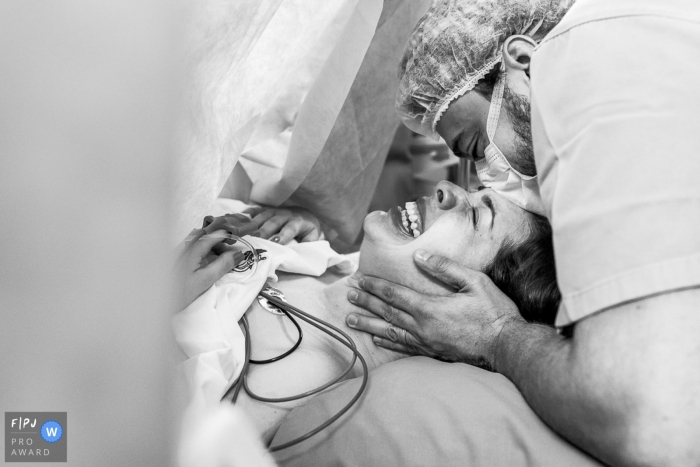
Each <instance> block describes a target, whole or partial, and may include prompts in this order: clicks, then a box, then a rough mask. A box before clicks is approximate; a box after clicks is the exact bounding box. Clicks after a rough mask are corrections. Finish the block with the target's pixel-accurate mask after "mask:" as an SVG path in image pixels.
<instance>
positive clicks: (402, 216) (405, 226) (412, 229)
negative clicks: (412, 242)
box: [391, 201, 423, 238]
mask: <svg viewBox="0 0 700 467" xmlns="http://www.w3.org/2000/svg"><path fill="white" fill-rule="evenodd" d="M391 211H393V213H391V214H392V216H391V217H392V220H393V221H394V224H395V225H396V227H397V228H398V229H399V231H401V232H402V233H403V234H405V235H406V236H408V237H413V238H418V237H419V236H420V235H421V234H422V233H423V219H422V216H421V213H420V210H419V209H418V206H417V205H416V203H414V202H412V201H409V202H407V203H406V204H405V208H402V207H401V206H397V207H396V208H392V209H391Z"/></svg>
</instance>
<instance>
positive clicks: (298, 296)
mask: <svg viewBox="0 0 700 467" xmlns="http://www.w3.org/2000/svg"><path fill="white" fill-rule="evenodd" d="M285 279H288V280H284V281H280V283H279V286H280V288H282V291H283V292H284V293H285V295H286V296H287V299H288V300H289V303H290V304H292V305H294V306H296V307H298V308H300V309H301V310H303V311H305V312H307V313H310V314H312V315H314V316H315V317H317V318H319V319H322V320H324V321H326V322H328V323H330V324H332V325H333V326H336V327H338V328H340V329H341V330H342V331H343V332H345V333H346V334H348V335H349V336H350V337H351V338H352V339H353V341H354V342H355V345H357V347H358V350H360V353H361V354H362V356H363V357H364V358H365V360H366V361H367V364H368V366H369V367H370V368H375V367H377V366H379V365H381V364H382V363H387V362H389V361H393V360H398V359H399V358H402V357H405V356H406V355H404V354H400V353H398V352H393V351H391V350H387V349H384V348H381V347H377V346H376V345H375V344H374V342H373V341H372V336H371V335H370V334H367V333H364V332H360V331H357V330H354V329H352V328H349V327H348V326H347V324H345V320H346V318H347V316H348V315H349V314H351V313H355V314H361V315H367V316H371V317H374V318H376V316H374V315H372V314H371V313H370V312H368V311H366V310H364V309H362V308H359V307H357V306H355V305H353V304H352V303H350V302H349V301H348V299H347V296H348V293H349V292H350V291H351V290H353V289H355V288H357V281H356V280H355V279H354V278H353V277H352V276H347V277H344V278H342V279H339V280H336V281H334V282H332V283H330V284H324V283H323V282H322V281H321V280H319V279H316V278H310V277H307V278H306V280H308V279H311V280H314V286H313V287H312V286H311V284H309V283H305V284H302V283H301V281H302V280H303V281H304V282H306V280H304V279H301V278H300V277H299V276H297V277H296V278H295V277H289V276H287V277H285ZM318 332H320V331H318ZM358 368H359V366H358Z"/></svg>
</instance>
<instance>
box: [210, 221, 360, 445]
mask: <svg viewBox="0 0 700 467" xmlns="http://www.w3.org/2000/svg"><path fill="white" fill-rule="evenodd" d="M227 238H230V239H231V240H234V241H235V242H236V243H238V244H239V245H243V246H245V247H247V248H248V251H247V252H245V253H244V259H243V260H242V261H241V262H240V263H239V264H238V265H236V268H234V270H233V272H235V273H236V275H237V276H238V275H239V274H241V276H239V277H237V279H238V281H240V282H243V281H245V280H246V279H247V278H249V277H251V276H252V275H253V274H255V270H256V269H257V263H258V262H259V261H260V253H259V252H258V250H256V249H255V248H254V247H253V245H251V244H250V243H248V242H247V241H246V240H244V239H242V238H240V237H237V236H235V235H227ZM244 262H245V264H243V263H244ZM239 266H240V267H239ZM245 270H247V271H245ZM244 272H245V275H244V276H243V273H244ZM258 301H259V302H260V304H261V306H263V308H265V309H266V310H268V311H270V312H272V313H275V314H284V315H285V316H286V317H287V318H289V320H290V321H291V322H292V323H293V324H294V326H295V327H296V328H297V331H298V333H299V337H298V338H297V341H296V343H294V345H292V346H291V347H290V348H289V350H287V351H285V352H283V353H282V354H280V355H277V356H276V357H273V358H269V359H267V360H253V359H251V358H250V355H251V346H252V342H251V340H252V339H251V334H250V325H249V324H248V319H247V318H246V316H245V315H243V317H242V318H241V320H240V323H241V324H242V325H243V329H244V333H245V362H244V364H243V369H242V371H241V373H240V375H239V376H238V378H236V380H235V381H234V382H233V384H232V385H231V387H230V388H229V389H228V390H227V391H226V393H225V394H224V396H223V397H222V398H221V400H222V401H223V400H224V399H225V398H226V397H227V396H228V395H229V394H231V392H233V397H232V399H231V402H232V403H233V404H235V403H236V401H237V399H238V395H239V393H240V391H241V388H242V389H244V390H245V392H246V393H247V394H248V395H249V396H250V397H251V398H253V399H256V400H259V401H261V402H270V403H281V402H289V401H294V400H299V399H303V398H305V397H309V396H312V395H314V394H318V393H319V392H321V391H323V390H325V389H328V388H329V387H331V386H332V385H334V384H335V383H337V382H339V381H341V380H342V379H343V378H345V376H346V375H347V374H348V373H349V372H350V371H351V370H352V369H353V367H354V366H355V362H356V361H357V360H358V359H359V360H360V363H361V364H362V384H361V385H360V388H359V389H358V390H357V392H356V393H355V395H354V396H353V397H352V399H350V401H349V402H348V403H347V404H346V405H345V406H343V408H342V409H340V410H339V411H338V412H337V413H336V414H334V415H333V416H332V417H331V418H329V419H328V420H326V421H325V422H323V423H322V424H321V425H319V426H317V427H316V428H314V429H313V430H311V431H309V432H307V433H305V434H304V435H302V436H299V437H298V438H295V439H293V440H291V441H288V442H286V443H283V444H279V445H277V446H274V447H271V448H269V449H270V451H271V452H275V451H279V450H282V449H286V448H288V447H291V446H294V445H295V444H299V443H301V442H302V441H305V440H307V439H309V438H311V437H312V436H314V435H316V434H318V433H319V432H321V431H322V430H324V429H325V428H327V427H328V426H330V425H331V424H332V423H333V422H335V421H336V420H338V419H339V418H340V417H342V416H343V414H345V413H346V412H347V411H348V410H350V408H351V407H352V406H353V405H354V404H355V403H356V402H357V401H358V400H359V398H360V397H361V396H362V393H363V392H364V391H365V388H366V387H367V380H368V378H369V370H368V368H367V362H365V359H364V358H363V357H362V354H360V352H359V351H358V350H357V347H356V345H355V342H354V341H353V340H352V338H351V337H350V336H348V335H347V334H346V333H345V332H343V331H342V330H341V329H339V328H337V327H336V326H333V325H332V324H330V323H327V322H325V321H323V320H322V319H319V318H316V317H315V316H313V315H310V314H308V313H306V312H304V311H302V310H300V309H298V308H296V307H294V306H292V305H290V304H289V303H287V301H286V299H285V297H284V294H283V293H282V292H281V291H279V290H277V289H275V288H273V287H270V286H268V285H266V286H265V287H264V288H263V289H262V290H261V291H260V293H259V294H258ZM295 317H296V318H299V319H301V320H302V321H305V322H306V323H308V324H310V325H312V326H314V327H315V328H317V329H319V330H320V331H322V332H325V333H326V334H328V335H329V336H331V337H332V338H333V339H335V340H337V341H338V342H340V343H341V344H342V345H344V346H345V347H347V348H348V349H350V351H351V352H352V353H353V356H352V361H351V362H350V364H349V365H348V366H347V368H345V370H344V371H343V372H342V373H341V374H340V375H338V376H337V377H336V378H334V379H333V380H331V381H329V382H327V383H326V384H324V385H322V386H319V387H317V388H315V389H312V390H310V391H307V392H304V393H302V394H296V395H293V396H287V397H280V398H268V397H262V396H259V395H257V394H255V393H254V392H253V391H251V389H250V387H249V386H248V381H247V377H248V371H249V370H250V365H251V364H253V365H266V364H269V363H273V362H278V361H280V360H282V359H284V358H286V357H288V356H289V355H291V354H292V353H293V352H294V351H295V350H296V349H297V348H298V347H299V345H300V344H301V341H302V339H303V337H304V335H303V332H302V330H301V326H299V323H298V322H297V320H296V319H295Z"/></svg>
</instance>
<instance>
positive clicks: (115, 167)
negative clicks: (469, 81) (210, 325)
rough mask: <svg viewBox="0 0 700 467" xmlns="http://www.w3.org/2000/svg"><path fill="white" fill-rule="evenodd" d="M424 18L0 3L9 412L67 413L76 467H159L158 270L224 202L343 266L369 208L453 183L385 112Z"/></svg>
mask: <svg viewBox="0 0 700 467" xmlns="http://www.w3.org/2000/svg"><path fill="white" fill-rule="evenodd" d="M428 3H429V2H428V1H427V0H420V1H419V0H416V1H412V2H401V1H399V0H386V1H382V0H342V1H339V2H327V1H326V0H323V1H321V0H314V1H311V0H237V1H233V2H231V1H223V0H221V1H218V0H207V1H203V2H197V3H191V4H190V3H186V2H177V1H176V2H173V1H168V0H138V1H136V0H122V1H120V2H106V1H94V0H71V1H55V2H43V1H39V0H23V1H21V2H0V63H2V66H0V109H2V111H1V112H0V155H2V160H3V168H2V170H1V171H0V213H1V219H2V222H1V223H0V238H1V239H2V243H1V246H0V266H1V269H0V284H1V285H0V316H1V319H0V381H1V383H0V384H1V385H2V386H1V387H0V407H1V408H2V411H4V412H17V411H56V412H67V417H68V425H67V430H66V432H67V439H68V440H69V443H68V465H76V466H90V467H92V466H96V465H100V466H115V467H116V466H120V467H121V466H125V465H128V466H138V465H144V466H158V465H171V464H172V463H173V455H172V453H173V448H174V446H175V444H176V442H177V441H176V439H177V436H178V433H179V426H178V422H179V420H178V410H177V409H176V408H175V407H176V406H177V400H178V397H179V396H178V394H179V393H178V392H177V391H176V390H175V389H174V384H175V383H174V381H175V380H174V378H173V375H174V372H175V368H176V364H177V361H178V351H177V349H176V348H175V345H174V343H173V339H172V336H171V330H170V318H171V316H172V314H173V312H174V311H175V310H173V309H172V308H173V307H172V305H171V304H172V295H173V294H172V290H173V287H176V286H177V285H176V284H174V283H173V280H172V274H171V272H172V271H171V265H172V260H173V256H174V251H175V248H176V246H177V244H178V243H179V242H180V241H181V240H182V238H184V236H185V235H186V234H187V232H189V230H190V229H191V228H192V227H194V226H196V225H198V224H199V223H200V222H201V218H202V217H203V216H204V215H206V214H207V209H208V207H209V206H210V204H211V203H212V202H213V201H214V200H215V198H216V197H217V196H219V195H222V196H230V197H236V198H238V199H242V200H245V201H253V202H264V203H266V204H272V205H286V204H291V205H300V206H305V207H307V208H308V209H309V210H312V211H314V210H315V211H316V212H317V213H319V215H320V216H321V217H322V218H323V219H324V221H325V222H326V225H327V226H328V227H329V229H330V230H331V231H334V232H335V234H336V236H335V237H334V238H333V239H332V242H334V246H336V247H337V248H339V249H344V250H346V251H347V250H352V249H353V248H356V247H357V245H358V243H357V240H358V238H359V237H358V233H359V232H360V228H361V222H362V219H363V218H364V216H365V214H366V213H367V212H368V211H369V210H375V209H388V208H390V207H391V206H394V205H397V204H403V203H405V202H406V201H408V200H412V199H415V198H417V197H419V196H425V195H429V194H431V193H432V189H433V187H434V185H435V183H437V182H438V181H439V180H442V179H448V180H451V181H453V182H455V183H459V184H461V185H463V186H466V184H467V183H469V180H470V177H471V178H472V179H473V172H470V171H471V170H472V169H471V168H470V166H469V165H468V164H464V163H462V164H460V163H459V162H458V161H457V159H456V158H455V157H454V156H453V155H452V154H451V153H450V151H449V150H448V149H447V147H446V146H445V145H444V144H439V143H436V142H434V141H431V140H426V139H425V138H423V137H419V136H416V135H414V134H412V133H410V132H409V131H408V130H406V129H405V128H404V127H402V126H400V124H399V120H398V117H396V115H395V113H394V110H393V100H394V92H395V88H396V83H397V80H396V67H397V64H398V61H399V59H400V57H401V54H402V51H403V48H404V45H405V43H406V39H407V38H408V36H409V35H410V33H411V30H412V29H413V27H414V25H415V24H416V22H417V21H418V19H419V18H420V17H421V15H422V14H423V13H424V12H425V10H426V9H427V7H428ZM397 128H398V129H397ZM180 395H181V394H180ZM3 439H4V438H3ZM3 442H4V441H3ZM26 465H33V464H32V463H28V464H26ZM36 465H42V464H36Z"/></svg>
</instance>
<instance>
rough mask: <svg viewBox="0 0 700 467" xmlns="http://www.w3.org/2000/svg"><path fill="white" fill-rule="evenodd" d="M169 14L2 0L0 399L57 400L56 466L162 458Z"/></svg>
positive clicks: (17, 407)
mask: <svg viewBox="0 0 700 467" xmlns="http://www.w3.org/2000/svg"><path fill="white" fill-rule="evenodd" d="M178 15H179V12H178V11H176V2H172V1H167V0H119V1H109V2H108V1H95V0H72V1H39V0H8V1H2V2H0V161H1V164H0V356H1V357H0V358H1V366H0V411H1V412H5V411H23V410H27V411H66V412H68V433H69V437H68V460H69V461H68V465H81V466H82V465H84V466H120V467H121V466H138V465H144V466H145V465H147V466H158V465H168V464H169V463H170V461H169V457H168V456H169V449H170V446H169V445H168V443H169V442H170V440H169V438H170V437H171V434H172V430H171V428H170V427H171V423H170V417H171V415H169V414H170V413H172V410H169V407H168V406H169V404H170V402H169V401H170V395H169V387H170V384H169V382H170V380H169V374H168V365H169V363H170V362H169V361H168V360H167V358H166V355H167V352H166V350H167V349H168V346H169V345H170V335H171V333H170V327H169V322H168V319H169V316H170V312H169V310H168V299H169V296H170V294H169V290H168V289H169V258H168V245H166V244H165V242H164V241H163V239H165V238H168V236H167V233H168V231H169V223H170V217H171V216H170V215H169V212H170V206H169V199H171V196H170V195H169V193H168V189H169V184H170V175H169V173H170V172H169V167H170V164H169V162H168V161H169V160H172V157H173V156H174V154H175V153H174V151H175V148H174V145H173V144H172V143H171V140H172V138H171V137H172V123H173V122H172V119H173V116H175V115H176V114H177V110H178V109H177V104H178V102H177V99H176V96H178V95H179V92H178V90H177V85H178V81H179V78H178V73H177V71H178V70H177V69H176V67H175V66H174V64H175V63H176V61H177V60H176V59H177V57H178V54H179V52H178V50H179V44H178V41H179V37H180V31H179V29H178V28H179V17H178ZM0 417H3V419H4V414H0ZM3 443H4V441H3ZM0 455H3V456H4V454H0ZM25 465H28V464H25ZM37 465H46V464H37Z"/></svg>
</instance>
